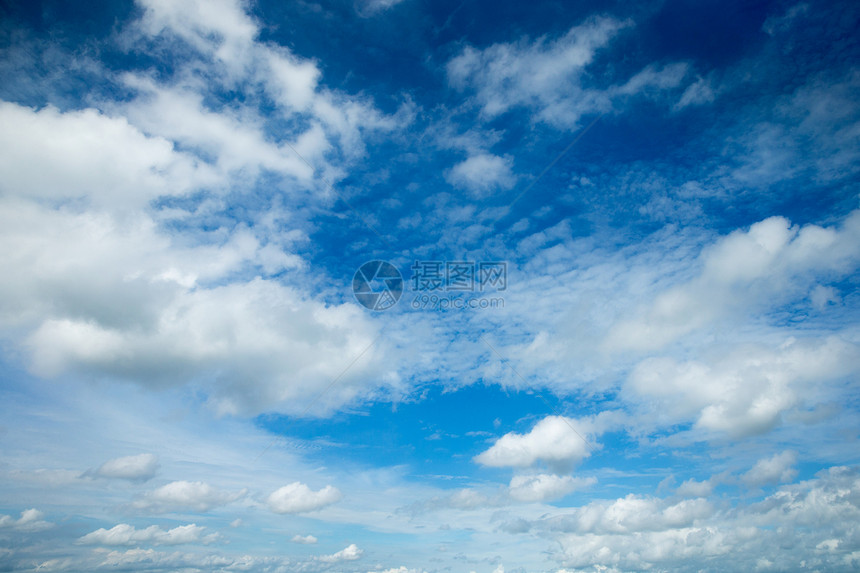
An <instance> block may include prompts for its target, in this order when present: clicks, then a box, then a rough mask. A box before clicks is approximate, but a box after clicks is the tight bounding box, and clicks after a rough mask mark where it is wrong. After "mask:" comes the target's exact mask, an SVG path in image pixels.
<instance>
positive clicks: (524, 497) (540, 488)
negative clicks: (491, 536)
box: [508, 474, 597, 502]
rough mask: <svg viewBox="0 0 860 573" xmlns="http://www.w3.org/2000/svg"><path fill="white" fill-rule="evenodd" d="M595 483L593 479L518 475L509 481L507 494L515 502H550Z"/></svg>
mask: <svg viewBox="0 0 860 573" xmlns="http://www.w3.org/2000/svg"><path fill="white" fill-rule="evenodd" d="M595 483H597V479H596V478H593V477H589V478H576V477H572V476H558V475H552V474H537V475H519V476H514V477H513V478H512V479H511V483H510V486H509V487H508V493H509V495H510V496H511V497H512V498H513V499H515V500H517V501H524V502H536V501H551V500H555V499H560V498H562V497H564V496H566V495H567V494H569V493H570V492H572V491H574V490H577V489H581V488H584V487H588V486H590V485H594V484H595Z"/></svg>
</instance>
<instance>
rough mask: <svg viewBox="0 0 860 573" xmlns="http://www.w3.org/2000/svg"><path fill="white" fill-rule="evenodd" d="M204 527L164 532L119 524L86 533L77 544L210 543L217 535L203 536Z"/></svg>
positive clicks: (151, 527) (176, 528)
mask: <svg viewBox="0 0 860 573" xmlns="http://www.w3.org/2000/svg"><path fill="white" fill-rule="evenodd" d="M205 530H206V528H205V527H200V526H198V525H197V524H194V523H191V524H189V525H180V526H178V527H174V528H173V529H168V530H164V529H161V528H160V527H158V526H157V525H151V526H149V527H147V528H145V529H135V528H134V527H133V526H131V525H128V524H126V523H120V524H119V525H115V526H114V527H111V528H110V529H104V528H99V529H97V530H95V531H92V532H90V533H87V534H86V535H84V536H83V537H81V538H80V539H78V543H80V544H82V545H106V546H114V545H140V544H151V545H181V544H184V543H198V542H199V543H210V542H212V541H214V539H215V538H216V537H217V534H210V535H206V536H204V535H203V532H204V531H205Z"/></svg>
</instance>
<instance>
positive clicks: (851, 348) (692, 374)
mask: <svg viewBox="0 0 860 573" xmlns="http://www.w3.org/2000/svg"><path fill="white" fill-rule="evenodd" d="M858 365H860V349H858V348H857V347H856V346H855V345H853V344H851V343H850V342H847V341H845V340H843V339H841V338H838V337H830V338H827V339H825V340H823V341H822V340H803V341H800V340H793V339H790V340H788V341H786V342H785V343H784V344H782V345H781V346H780V347H778V348H775V349H773V348H766V347H759V346H746V347H744V346H742V347H739V348H736V349H733V350H732V352H730V353H729V354H728V355H726V356H724V357H721V358H719V359H714V358H712V361H711V363H710V364H708V363H705V362H700V361H687V362H678V361H676V360H674V359H671V358H666V357H662V358H649V359H646V360H644V361H642V362H640V363H639V364H638V365H637V366H636V367H635V368H634V370H633V372H632V373H631V375H630V379H629V383H628V386H627V391H628V392H630V394H628V396H629V398H630V400H631V402H632V403H636V402H641V403H642V406H641V408H642V409H643V413H644V411H645V410H646V409H650V410H648V411H651V413H652V414H653V415H654V416H655V417H656V419H657V420H659V421H660V423H673V422H677V421H679V420H685V419H693V420H695V422H696V427H697V428H699V429H702V430H706V431H709V432H720V433H726V434H729V435H732V436H748V435H754V434H759V433H762V432H766V431H768V430H770V429H772V428H773V427H775V426H776V425H777V424H779V423H780V421H781V420H782V416H783V414H784V413H785V412H787V411H789V410H790V409H792V408H794V407H796V406H798V405H802V404H804V402H805V401H807V402H810V403H809V404H806V405H815V403H816V402H815V400H816V398H815V396H816V394H817V393H814V392H807V391H806V390H810V389H813V388H815V387H816V385H818V384H822V383H824V382H826V381H834V380H839V379H840V378H841V377H843V376H846V375H847V374H849V373H850V372H852V371H854V370H855V369H856V368H858ZM642 398H646V399H647V400H648V401H647V402H643V401H642ZM822 398H826V394H822Z"/></svg>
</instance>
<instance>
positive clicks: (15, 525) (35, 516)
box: [0, 508, 54, 532]
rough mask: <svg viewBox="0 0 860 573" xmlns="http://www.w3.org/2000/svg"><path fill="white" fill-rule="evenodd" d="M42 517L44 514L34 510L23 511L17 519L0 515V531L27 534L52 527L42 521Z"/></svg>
mask: <svg viewBox="0 0 860 573" xmlns="http://www.w3.org/2000/svg"><path fill="white" fill-rule="evenodd" d="M44 516H45V514H44V513H42V512H41V511H39V510H38V509H35V508H30V509H25V510H24V511H22V512H21V517H19V518H18V519H15V518H14V517H12V516H10V515H0V529H5V528H10V529H14V530H16V531H28V532H29V531H42V530H43V529H50V528H52V527H54V524H53V523H51V522H49V521H45V520H43V519H42V518H43V517H44Z"/></svg>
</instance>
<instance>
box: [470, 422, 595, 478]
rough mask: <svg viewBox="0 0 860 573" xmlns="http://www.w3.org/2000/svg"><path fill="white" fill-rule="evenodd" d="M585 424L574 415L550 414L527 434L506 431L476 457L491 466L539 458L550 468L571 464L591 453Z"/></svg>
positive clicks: (528, 463) (520, 464)
mask: <svg viewBox="0 0 860 573" xmlns="http://www.w3.org/2000/svg"><path fill="white" fill-rule="evenodd" d="M587 434H588V429H587V426H586V424H583V423H582V422H580V421H578V420H574V419H572V418H564V417H561V416H547V417H546V418H544V419H543V420H541V421H540V422H538V423H537V424H535V426H534V427H533V428H532V429H531V431H530V432H528V433H527V434H517V433H514V432H511V433H509V434H505V435H504V436H502V437H501V438H499V439H498V440H496V443H495V444H493V445H492V447H490V448H489V449H488V450H486V451H485V452H483V453H481V454H479V455H477V456H475V461H476V462H478V463H480V464H483V465H485V466H492V467H517V468H525V467H529V466H532V465H534V464H536V463H537V462H544V463H546V464H547V465H548V466H549V467H550V468H551V469H554V470H555V469H559V470H562V471H563V468H569V467H572V466H573V465H576V464H578V463H579V462H580V461H582V459H583V458H585V457H588V456H589V455H590V452H589V447H588V445H587V444H586V442H585V438H586V436H587Z"/></svg>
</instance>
